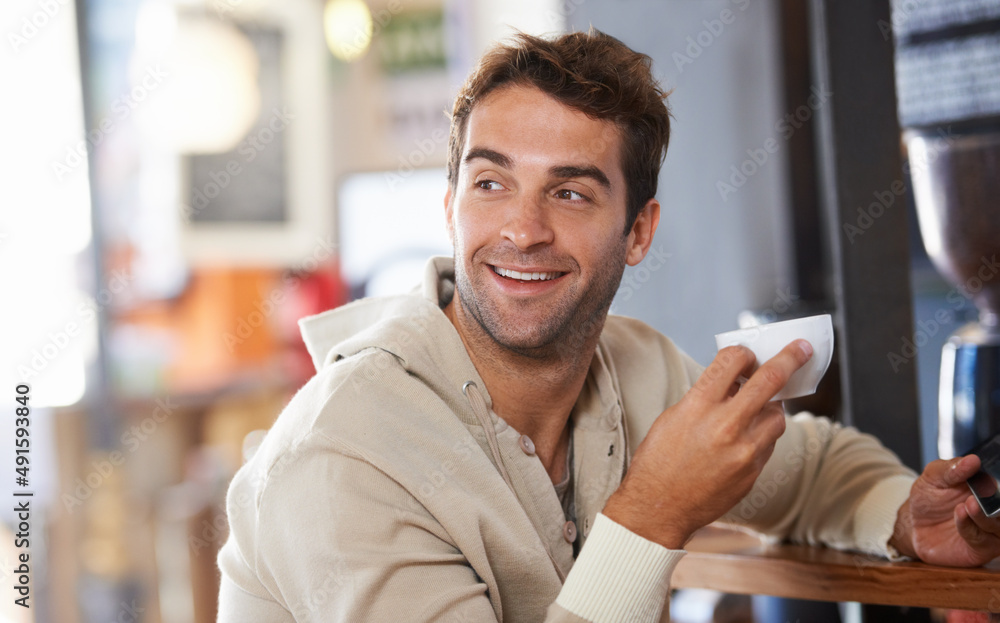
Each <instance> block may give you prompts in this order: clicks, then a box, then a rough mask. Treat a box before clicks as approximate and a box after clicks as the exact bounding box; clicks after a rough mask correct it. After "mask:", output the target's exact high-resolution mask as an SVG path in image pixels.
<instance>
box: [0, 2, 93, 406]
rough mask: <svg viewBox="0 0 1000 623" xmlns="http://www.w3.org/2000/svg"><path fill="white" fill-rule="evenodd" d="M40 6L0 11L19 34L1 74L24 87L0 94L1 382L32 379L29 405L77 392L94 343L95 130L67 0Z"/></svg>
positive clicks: (2, 58) (71, 397) (60, 401)
mask: <svg viewBox="0 0 1000 623" xmlns="http://www.w3.org/2000/svg"><path fill="white" fill-rule="evenodd" d="M39 6H40V5H38V4H37V3H35V2H17V3H14V6H13V7H10V8H12V9H13V10H9V11H3V12H2V14H0V31H3V32H5V33H13V34H16V35H17V40H16V42H15V41H14V40H11V41H10V43H11V45H9V46H5V49H4V51H3V53H0V75H2V76H4V81H5V83H6V84H8V85H14V86H13V87H12V92H18V93H24V94H28V93H30V94H31V96H30V97H3V98H0V118H3V119H7V120H8V121H9V123H8V124H7V125H6V127H5V133H6V136H5V138H6V144H7V145H8V146H10V147H9V148H8V149H4V150H3V152H2V155H0V176H2V177H3V179H2V181H0V189H2V192H3V195H2V199H0V204H2V205H3V209H2V210H0V289H2V291H3V293H4V305H3V311H2V312H0V313H2V322H0V344H3V348H2V349H0V382H2V385H3V386H4V387H14V385H15V384H17V383H22V382H26V383H28V384H30V385H31V386H32V403H33V406H35V407H41V406H68V405H72V404H74V403H76V402H78V401H79V400H80V399H81V398H82V397H83V394H84V390H85V382H86V377H85V363H86V361H87V360H88V359H91V358H93V357H94V354H95V353H96V343H97V340H96V335H97V314H96V313H94V307H93V306H92V305H91V304H89V303H88V301H89V300H90V299H88V298H87V297H86V296H85V295H84V294H83V293H82V292H81V291H80V290H79V289H78V287H77V280H78V277H79V271H78V269H77V266H76V262H77V260H78V257H79V254H80V253H81V252H83V251H85V250H87V249H88V247H89V246H90V243H91V225H90V223H91V220H90V187H89V182H88V162H87V147H88V143H90V144H91V145H95V144H97V143H99V142H100V141H101V139H102V136H101V132H102V130H101V129H100V128H95V129H93V130H91V131H90V132H89V133H88V132H87V131H85V129H84V121H83V103H82V102H83V98H82V94H81V91H80V78H79V68H80V64H79V54H78V49H77V39H76V16H75V7H74V4H73V3H72V2H70V3H59V4H58V5H56V9H55V10H54V11H53V12H48V13H42V12H41V9H40V8H39ZM39 16H40V17H39ZM42 18H44V19H42ZM15 43H16V45H15Z"/></svg>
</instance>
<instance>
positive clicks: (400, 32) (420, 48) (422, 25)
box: [379, 9, 446, 73]
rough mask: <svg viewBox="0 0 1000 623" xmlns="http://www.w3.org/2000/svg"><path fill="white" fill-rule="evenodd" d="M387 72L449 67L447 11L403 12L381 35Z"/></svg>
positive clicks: (383, 62) (382, 53) (384, 64)
mask: <svg viewBox="0 0 1000 623" xmlns="http://www.w3.org/2000/svg"><path fill="white" fill-rule="evenodd" d="M379 50H380V54H381V59H382V68H383V69H384V70H385V71H386V73H400V72H410V71H421V70H427V69H442V70H443V69H444V68H445V61H446V55H445V41H444V13H443V12H442V11H441V10H440V9H438V10H432V11H414V12H408V13H400V14H399V15H396V16H395V17H393V18H392V20H391V21H389V22H388V23H387V24H386V25H385V28H384V29H383V30H382V33H381V36H380V37H379Z"/></svg>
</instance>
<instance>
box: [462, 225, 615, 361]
mask: <svg viewBox="0 0 1000 623" xmlns="http://www.w3.org/2000/svg"><path fill="white" fill-rule="evenodd" d="M606 256H607V257H608V262H607V263H605V264H603V265H601V266H599V267H598V268H597V270H596V272H595V273H594V279H593V280H592V281H591V283H590V284H589V287H588V288H587V289H586V291H582V292H577V293H575V296H574V293H573V292H569V293H565V294H563V296H562V297H561V298H560V299H558V300H557V301H554V302H553V304H552V305H551V306H550V308H549V309H548V310H547V313H546V315H545V317H544V320H543V321H541V322H539V323H534V324H533V325H532V326H525V325H524V324H521V323H519V322H518V319H517V318H510V319H505V318H504V314H503V311H502V310H501V308H500V305H499V304H498V303H497V301H496V300H494V299H492V298H490V297H488V296H481V295H477V292H478V293H485V292H488V291H489V286H488V285H487V284H485V283H482V281H483V279H491V278H492V277H490V276H488V275H482V273H478V274H477V275H476V278H475V283H473V281H474V280H473V279H472V278H470V277H469V274H468V273H467V272H466V270H465V265H464V263H463V262H462V261H461V258H458V257H456V261H455V290H456V295H457V296H458V299H459V300H458V302H459V304H460V305H461V306H462V308H463V310H464V311H465V313H466V314H468V316H470V317H471V318H473V319H474V320H475V321H476V323H477V324H478V326H479V328H480V329H481V330H482V332H483V333H484V334H485V335H486V336H488V337H489V339H490V340H491V341H492V342H493V343H494V344H496V345H497V346H498V347H500V348H501V349H503V350H506V351H509V352H512V353H516V354H518V355H521V356H524V357H527V358H531V359H553V358H559V359H566V358H569V359H575V358H576V357H578V356H585V357H588V358H589V356H590V355H592V353H585V352H583V350H584V347H585V346H586V344H587V343H588V342H589V341H591V340H593V339H594V338H595V337H596V335H597V334H599V333H600V332H601V329H602V328H603V327H604V321H605V319H606V318H607V313H608V309H609V308H610V307H611V301H612V300H613V299H614V297H615V293H616V292H617V291H618V285H619V283H620V282H621V278H622V273H623V272H624V270H625V237H622V238H621V239H620V240H619V241H617V242H616V243H615V245H614V248H613V249H610V250H609V252H608V253H607V255H606ZM525 263H529V262H525ZM516 313H517V312H516V309H515V310H514V311H513V314H514V315H515V316H516Z"/></svg>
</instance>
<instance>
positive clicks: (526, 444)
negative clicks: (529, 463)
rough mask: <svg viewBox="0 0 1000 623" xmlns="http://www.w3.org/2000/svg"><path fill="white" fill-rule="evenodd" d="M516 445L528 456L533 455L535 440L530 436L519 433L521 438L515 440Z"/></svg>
mask: <svg viewBox="0 0 1000 623" xmlns="http://www.w3.org/2000/svg"><path fill="white" fill-rule="evenodd" d="M517 445H519V446H521V450H524V453H525V454H527V455H528V456H535V442H533V441H532V440H531V437H528V436H527V435H521V438H520V439H518V440H517Z"/></svg>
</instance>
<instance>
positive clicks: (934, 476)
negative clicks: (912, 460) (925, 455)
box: [923, 454, 979, 489]
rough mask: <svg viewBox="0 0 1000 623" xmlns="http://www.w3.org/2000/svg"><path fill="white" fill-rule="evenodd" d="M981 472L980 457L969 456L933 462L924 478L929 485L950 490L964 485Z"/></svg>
mask: <svg viewBox="0 0 1000 623" xmlns="http://www.w3.org/2000/svg"><path fill="white" fill-rule="evenodd" d="M977 471H979V457H978V456H976V455H975V454H969V455H966V456H963V457H959V458H956V459H948V460H943V459H941V460H937V461H931V462H930V463H928V464H927V467H925V468H924V473H923V478H924V480H926V481H927V483H928V484H930V485H933V486H935V487H938V488H941V489H950V488H951V487H955V486H958V485H961V484H963V483H964V482H965V481H966V480H968V479H969V478H972V476H973V474H975V473H976V472H977Z"/></svg>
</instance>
